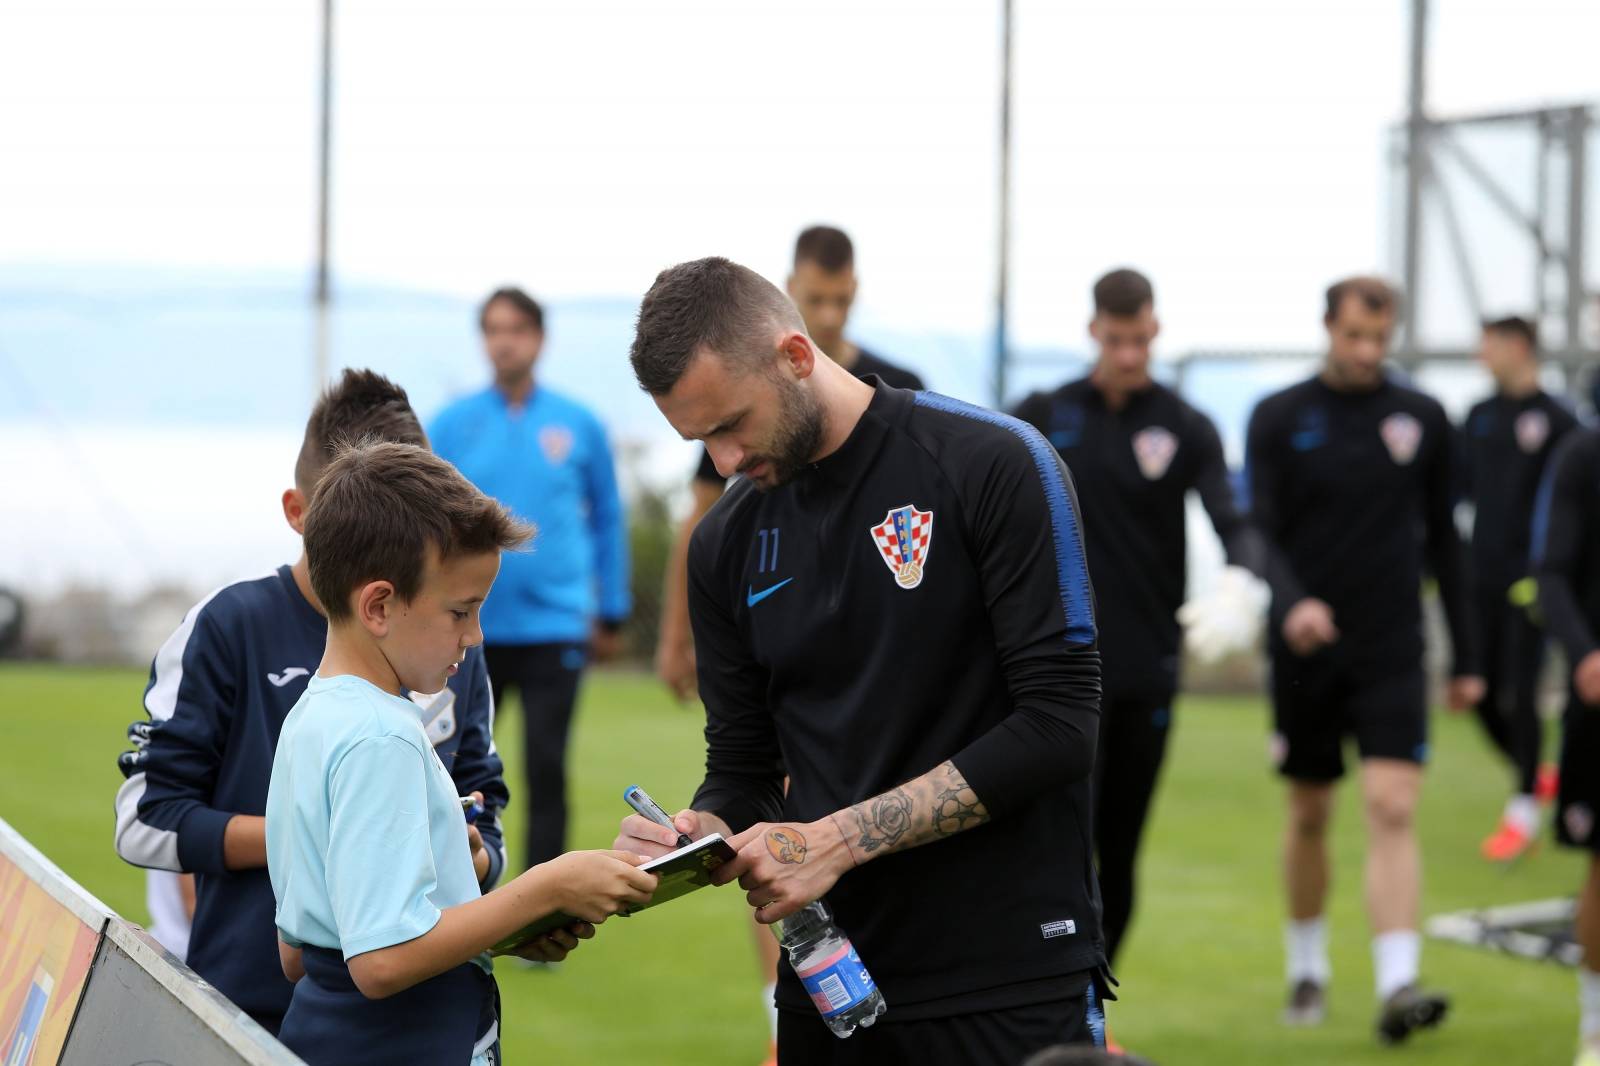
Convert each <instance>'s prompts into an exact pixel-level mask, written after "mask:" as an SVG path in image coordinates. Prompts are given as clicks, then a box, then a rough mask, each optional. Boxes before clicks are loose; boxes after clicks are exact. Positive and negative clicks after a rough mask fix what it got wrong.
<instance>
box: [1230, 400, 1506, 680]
mask: <svg viewBox="0 0 1600 1066" xmlns="http://www.w3.org/2000/svg"><path fill="white" fill-rule="evenodd" d="M1451 432H1452V430H1451V427H1450V422H1449V419H1448V418H1446V417H1445V413H1444V408H1442V407H1440V406H1439V404H1438V402H1437V401H1436V400H1434V399H1433V398H1432V397H1429V396H1425V395H1423V394H1422V393H1420V392H1418V391H1416V390H1415V389H1412V388H1408V387H1406V386H1404V385H1401V384H1399V383H1397V382H1394V381H1387V380H1386V381H1384V382H1383V383H1382V384H1381V385H1379V386H1378V387H1377V388H1375V389H1372V390H1369V391H1364V392H1340V391H1337V390H1335V389H1333V388H1330V387H1329V386H1328V385H1326V384H1324V383H1323V381H1322V379H1321V378H1312V379H1311V380H1309V381H1304V382H1301V383H1300V384H1298V385H1294V386H1291V387H1290V388H1287V389H1284V390H1283V391H1282V392H1277V393H1274V394H1273V395H1271V396H1268V397H1267V398H1266V399H1264V400H1262V401H1261V403H1260V404H1258V405H1257V406H1256V409H1255V413H1254V414H1252V415H1251V416H1250V431H1249V438H1248V443H1247V446H1246V457H1245V465H1246V482H1247V488H1248V492H1249V496H1250V511H1251V514H1252V517H1253V518H1254V520H1255V523H1256V526H1257V528H1259V529H1260V531H1261V533H1262V535H1263V537H1264V538H1265V540H1266V548H1267V565H1266V571H1267V581H1268V582H1269V583H1270V584H1271V586H1272V624H1271V627H1270V637H1271V641H1272V647H1273V650H1274V652H1277V653H1285V654H1286V653H1287V648H1286V647H1285V646H1284V644H1283V634H1282V622H1283V617H1284V615H1285V613H1286V612H1287V611H1288V609H1289V608H1290V607H1291V606H1292V605H1293V604H1294V603H1295V602H1297V601H1298V600H1300V599H1302V598H1303V597H1306V596H1315V597H1317V598H1319V599H1321V600H1324V601H1325V602H1327V604H1328V605H1329V606H1330V607H1332V608H1333V621H1334V624H1335V625H1336V626H1338V627H1339V632H1340V637H1339V641H1338V643H1337V644H1336V645H1334V647H1333V649H1332V654H1333V655H1334V656H1335V657H1336V658H1337V660H1338V661H1339V662H1341V663H1342V664H1344V665H1345V666H1347V667H1349V668H1352V669H1359V670H1373V669H1376V670H1385V669H1400V668H1404V667H1406V666H1409V665H1414V664H1416V663H1418V662H1419V661H1420V660H1421V656H1422V643H1423V639H1422V599H1421V586H1422V578H1423V570H1424V559H1426V564H1427V569H1428V570H1429V571H1430V572H1431V573H1432V574H1433V575H1434V576H1435V577H1436V578H1437V579H1438V582H1439V592H1440V596H1441V597H1442V599H1443V600H1444V607H1445V616H1446V619H1447V621H1448V623H1449V627H1450V638H1451V644H1452V645H1453V650H1454V652H1455V667H1454V673H1455V674H1456V675H1458V676H1459V675H1461V674H1470V673H1475V672H1476V671H1477V654H1476V648H1475V647H1474V644H1473V640H1472V634H1471V629H1470V627H1469V625H1468V624H1467V618H1468V614H1467V612H1468V601H1469V597H1468V586H1467V573H1466V568H1467V564H1466V558H1465V555H1466V553H1465V551H1464V550H1463V548H1462V545H1461V538H1460V537H1459V536H1458V535H1457V533H1456V527H1455V521H1454V519H1453V516H1452V514H1451V510H1452V503H1453V500H1452V498H1451V489H1452V484H1453V481H1452V478H1453V470H1452V468H1453V466H1454V464H1455V462H1456V455H1455V447H1454V445H1453V442H1452V440H1451Z"/></svg>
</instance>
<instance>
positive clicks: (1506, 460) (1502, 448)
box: [1464, 392, 1578, 599]
mask: <svg viewBox="0 0 1600 1066" xmlns="http://www.w3.org/2000/svg"><path fill="white" fill-rule="evenodd" d="M1577 424H1578V419H1577V417H1576V416H1574V415H1573V413H1572V412H1571V411H1569V410H1567V408H1566V406H1565V405H1564V404H1562V403H1561V402H1560V401H1559V400H1556V399H1555V398H1554V397H1552V396H1550V395H1549V394H1548V393H1544V392H1536V393H1534V394H1533V395H1532V396H1528V397H1525V398H1523V399H1520V400H1519V399H1512V398H1510V397H1508V396H1500V395H1496V396H1491V397H1489V398H1488V399H1487V400H1484V401H1483V402H1482V403H1480V404H1478V405H1477V406H1475V407H1474V408H1473V409H1472V411H1471V412H1470V413H1469V414H1468V415H1467V421H1466V425H1465V434H1464V435H1465V438H1466V464H1465V465H1466V477H1465V479H1464V484H1465V485H1466V490H1467V496H1468V498H1470V499H1471V500H1472V501H1473V503H1474V505H1475V511H1476V516H1475V517H1474V519H1473V522H1472V564H1473V565H1472V570H1473V576H1474V578H1475V580H1476V582H1477V587H1478V591H1480V592H1484V593H1489V594H1493V595H1497V596H1499V597H1500V598H1502V599H1503V598H1504V596H1505V590H1506V589H1507V588H1508V587H1509V586H1510V585H1511V584H1512V583H1513V582H1515V581H1519V580H1521V579H1522V578H1524V577H1527V576H1528V556H1529V547H1530V545H1529V536H1530V533H1529V531H1530V529H1531V528H1532V525H1533V504H1534V497H1535V496H1536V495H1537V494H1538V491H1539V479H1540V478H1541V477H1542V476H1543V474H1544V470H1545V465H1546V464H1547V463H1548V462H1549V461H1550V456H1551V454H1552V453H1553V452H1554V451H1555V447H1556V444H1557V442H1559V441H1560V440H1561V438H1562V437H1563V436H1565V435H1566V433H1567V431H1568V430H1570V429H1572V428H1573V427H1574V426H1576V425H1577Z"/></svg>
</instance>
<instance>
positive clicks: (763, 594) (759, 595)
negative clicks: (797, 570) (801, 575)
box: [744, 577, 794, 607]
mask: <svg viewBox="0 0 1600 1066" xmlns="http://www.w3.org/2000/svg"><path fill="white" fill-rule="evenodd" d="M793 580H794V578H792V577H786V578H784V579H783V580H782V581H780V582H778V583H777V584H776V585H773V586H772V587H771V588H765V589H762V590H761V591H760V592H757V591H756V589H755V586H754V585H750V586H748V591H747V592H746V593H745V596H744V605H745V606H746V607H754V606H755V605H756V604H758V603H760V602H761V601H762V600H764V599H766V598H767V597H768V596H770V595H772V594H773V593H774V592H777V591H778V590H779V589H781V588H783V586H785V585H787V584H788V583H789V582H791V581H793Z"/></svg>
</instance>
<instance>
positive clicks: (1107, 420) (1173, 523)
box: [1016, 378, 1260, 697]
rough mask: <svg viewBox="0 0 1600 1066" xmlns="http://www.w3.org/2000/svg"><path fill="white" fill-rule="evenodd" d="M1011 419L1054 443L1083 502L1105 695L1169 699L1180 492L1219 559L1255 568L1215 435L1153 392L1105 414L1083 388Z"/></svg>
mask: <svg viewBox="0 0 1600 1066" xmlns="http://www.w3.org/2000/svg"><path fill="white" fill-rule="evenodd" d="M1016 413H1017V417H1018V418H1021V419H1023V420H1024V421H1026V422H1030V423H1032V424H1033V425H1034V426H1037V427H1038V429H1039V432H1041V433H1043V434H1044V435H1045V438H1046V439H1047V440H1049V441H1050V443H1051V444H1053V445H1055V447H1056V450H1057V451H1059V452H1060V453H1061V458H1062V459H1064V460H1066V463H1067V469H1069V470H1071V471H1072V480H1073V481H1074V483H1076V485H1077V486H1078V492H1079V494H1080V496H1081V498H1082V499H1083V500H1084V501H1085V502H1086V503H1087V504H1088V507H1087V508H1086V509H1085V511H1084V515H1083V532H1084V542H1085V546H1086V547H1087V548H1088V554H1089V574H1090V576H1091V577H1093V578H1094V589H1095V598H1096V601H1097V603H1098V606H1099V622H1100V659H1101V671H1102V673H1103V675H1104V687H1105V692H1106V695H1107V696H1108V697H1109V696H1142V695H1153V696H1158V697H1162V696H1170V695H1171V694H1172V693H1173V692H1174V691H1175V690H1176V689H1177V686H1178V645H1179V641H1180V638H1181V635H1182V633H1181V630H1180V628H1179V626H1178V617H1177V611H1178V608H1179V607H1180V606H1181V605H1182V604H1183V594H1184V587H1185V580H1186V563H1187V558H1186V557H1187V538H1186V537H1185V535H1184V525H1185V521H1184V499H1185V497H1186V496H1187V494H1188V492H1189V490H1191V489H1194V490H1196V491H1198V492H1199V494H1200V500H1201V502H1202V503H1203V504H1204V505H1205V509H1206V513H1207V514H1209V515H1210V516H1211V523H1212V525H1214V526H1215V527H1216V530H1217V535H1218V536H1219V537H1221V538H1222V544H1223V547H1224V548H1225V549H1226V550H1227V553H1228V561H1229V562H1231V563H1233V564H1234V565H1236V566H1250V567H1259V566H1260V560H1259V558H1258V556H1259V554H1260V553H1259V550H1258V549H1256V548H1255V547H1254V545H1255V544H1257V543H1258V542H1259V538H1257V537H1256V536H1255V535H1254V533H1253V531H1252V530H1251V529H1250V526H1249V524H1248V523H1246V522H1245V520H1244V517H1243V516H1242V515H1241V514H1240V513H1239V508H1238V507H1237V506H1236V505H1235V502H1234V498H1233V489H1232V488H1231V487H1230V486H1229V484H1228V467H1227V463H1226V461H1225V460H1224V459H1223V456H1222V441H1221V439H1220V438H1219V437H1218V436H1217V429H1216V427H1215V426H1213V425H1212V424H1211V419H1209V418H1207V417H1206V416H1205V415H1203V414H1201V413H1200V412H1199V411H1197V410H1195V409H1194V408H1193V407H1191V406H1189V405H1188V404H1187V403H1185V402H1184V401H1183V399H1182V398H1180V397H1179V396H1178V394H1177V393H1175V392H1173V391H1172V390H1171V389H1168V388H1166V387H1164V386H1162V385H1155V384H1152V385H1151V386H1150V387H1149V388H1146V389H1143V390H1141V391H1139V392H1136V393H1134V394H1132V395H1131V396H1129V397H1128V402H1127V404H1126V405H1125V406H1124V407H1123V408H1122V409H1121V410H1120V411H1113V410H1111V409H1110V408H1109V407H1107V406H1106V400H1105V394H1104V393H1102V392H1101V391H1100V390H1099V389H1098V388H1097V387H1096V386H1095V385H1094V383H1093V382H1092V381H1090V379H1088V378H1082V379H1080V380H1078V381H1073V382H1070V383H1068V384H1066V385H1063V386H1061V388H1059V389H1057V390H1056V391H1055V392H1052V393H1034V394H1033V395H1032V396H1029V397H1028V398H1027V399H1026V400H1024V401H1022V403H1021V405H1020V406H1018V408H1017V412H1016Z"/></svg>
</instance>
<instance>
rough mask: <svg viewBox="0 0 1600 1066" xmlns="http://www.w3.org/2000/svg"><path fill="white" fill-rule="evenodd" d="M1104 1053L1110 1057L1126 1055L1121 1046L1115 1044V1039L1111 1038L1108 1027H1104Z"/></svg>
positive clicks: (1109, 1027)
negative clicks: (1110, 1055)
mask: <svg viewBox="0 0 1600 1066" xmlns="http://www.w3.org/2000/svg"><path fill="white" fill-rule="evenodd" d="M1106 1051H1107V1052H1108V1053H1109V1054H1112V1055H1125V1054H1127V1052H1126V1051H1124V1050H1123V1049H1122V1045H1121V1044H1119V1043H1117V1041H1116V1039H1115V1038H1114V1037H1112V1035H1111V1026H1109V1025H1108V1026H1106Z"/></svg>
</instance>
